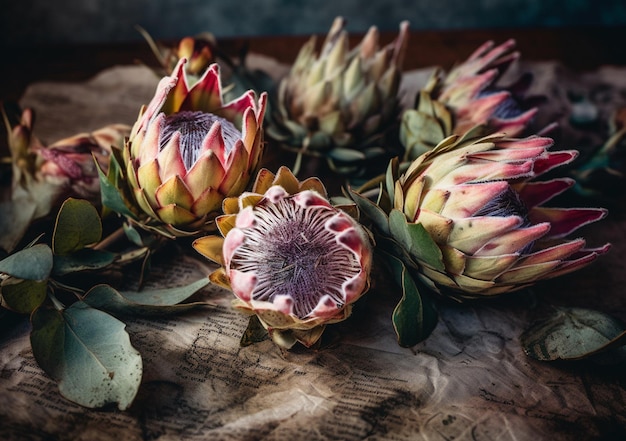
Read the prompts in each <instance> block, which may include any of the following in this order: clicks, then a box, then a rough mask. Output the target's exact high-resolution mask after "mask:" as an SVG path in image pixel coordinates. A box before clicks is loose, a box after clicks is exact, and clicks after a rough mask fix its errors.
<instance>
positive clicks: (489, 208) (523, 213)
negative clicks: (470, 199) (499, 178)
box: [474, 187, 531, 227]
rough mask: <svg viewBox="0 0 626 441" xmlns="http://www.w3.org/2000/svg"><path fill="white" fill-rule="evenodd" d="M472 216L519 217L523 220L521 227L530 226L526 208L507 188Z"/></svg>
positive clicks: (513, 191)
mask: <svg viewBox="0 0 626 441" xmlns="http://www.w3.org/2000/svg"><path fill="white" fill-rule="evenodd" d="M474 216H499V217H507V216H519V217H521V218H522V219H523V220H524V222H523V223H522V225H521V226H522V227H528V226H530V225H531V222H530V219H529V218H528V208H526V205H524V202H522V200H521V199H520V197H519V194H518V193H517V192H516V191H515V190H513V189H512V188H511V187H508V188H507V190H506V191H504V192H502V193H501V194H499V195H498V196H496V197H495V198H493V199H492V200H491V201H489V202H488V203H487V204H485V206H483V207H482V208H481V209H480V210H478V211H477V212H476V213H474Z"/></svg>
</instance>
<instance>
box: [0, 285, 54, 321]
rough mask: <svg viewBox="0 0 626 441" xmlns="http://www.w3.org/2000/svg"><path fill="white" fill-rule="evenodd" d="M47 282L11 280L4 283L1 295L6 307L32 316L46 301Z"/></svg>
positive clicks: (0, 288) (0, 290) (0, 289)
mask: <svg viewBox="0 0 626 441" xmlns="http://www.w3.org/2000/svg"><path fill="white" fill-rule="evenodd" d="M47 291H48V281H47V280H23V279H14V278H9V279H7V280H5V281H3V282H2V287H0V293H1V294H2V300H3V303H4V304H5V306H6V307H7V308H9V309H11V310H12V311H15V312H18V313H20V314H30V313H31V312H33V311H34V310H35V309H37V308H38V307H39V306H40V305H41V304H42V303H43V302H44V300H45V299H46V294H47Z"/></svg>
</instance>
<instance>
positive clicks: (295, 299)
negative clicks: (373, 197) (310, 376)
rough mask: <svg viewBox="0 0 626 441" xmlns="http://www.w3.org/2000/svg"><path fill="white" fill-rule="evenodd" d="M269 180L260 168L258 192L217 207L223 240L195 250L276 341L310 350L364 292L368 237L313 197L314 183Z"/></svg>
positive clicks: (287, 176) (200, 243)
mask: <svg viewBox="0 0 626 441" xmlns="http://www.w3.org/2000/svg"><path fill="white" fill-rule="evenodd" d="M272 178H273V175H271V174H269V172H267V171H263V173H261V174H260V178H259V180H257V185H255V190H259V189H262V188H264V187H266V186H267V184H269V183H274V185H271V186H270V187H269V188H268V189H267V191H265V192H264V194H257V193H244V194H243V195H241V197H239V199H238V200H237V205H235V204H233V203H232V202H234V201H230V202H229V203H225V204H224V211H225V212H227V213H228V214H226V215H224V216H221V217H219V218H218V220H217V224H218V226H219V228H220V231H221V233H222V235H223V236H224V237H225V239H222V238H218V237H214V236H213V237H211V236H209V237H204V238H201V239H197V240H196V242H195V243H194V247H195V248H196V250H198V251H199V252H200V253H201V254H203V255H205V256H206V257H208V258H210V259H212V260H215V261H217V262H218V263H220V264H221V265H222V266H223V268H221V269H220V270H218V271H217V272H215V273H213V274H212V275H211V279H212V280H214V281H218V282H220V283H222V284H225V285H226V286H228V287H229V288H231V289H232V291H233V293H234V295H235V297H236V300H235V301H234V306H235V307H236V308H238V309H240V310H242V311H244V312H246V313H249V314H256V316H257V317H258V318H259V320H260V322H261V323H262V324H263V325H264V326H265V327H266V328H267V330H268V332H269V334H270V336H271V337H272V339H273V340H274V341H275V342H276V343H277V344H279V345H280V346H282V347H286V348H290V347H291V346H293V345H294V344H295V343H296V342H297V341H299V342H301V343H302V344H304V345H305V346H307V347H310V346H311V345H313V344H314V343H316V342H317V341H318V340H319V338H320V337H321V335H322V332H323V331H324V328H325V326H326V325H328V324H331V323H336V322H340V321H342V320H345V319H346V318H347V317H348V316H349V315H350V312H351V310H352V304H353V303H354V302H355V301H357V300H358V299H359V298H360V297H361V296H362V295H363V294H364V293H365V292H366V291H367V289H368V288H369V276H370V268H371V260H372V248H371V243H370V238H369V236H368V234H367V233H366V231H365V230H364V229H363V228H362V227H361V226H360V224H359V223H358V222H357V221H355V220H354V219H353V218H352V217H350V216H348V215H347V214H346V213H345V212H343V211H342V210H340V209H338V208H336V207H333V206H332V205H331V204H330V203H329V202H328V200H327V199H326V197H325V195H324V194H323V193H320V192H318V190H322V191H324V188H323V186H322V185H321V183H320V182H319V181H318V180H316V179H310V180H307V181H305V182H303V183H299V182H298V181H297V180H296V179H295V177H294V176H293V175H292V174H291V173H290V172H289V171H288V170H287V169H286V168H283V169H281V171H280V172H279V175H278V177H277V178H276V179H275V180H273V179H272ZM283 185H284V186H283ZM285 187H287V188H290V189H293V190H296V191H297V192H296V193H295V194H289V193H288V191H287V190H286V188H285ZM231 209H234V210H236V212H235V213H231V212H230V210H231Z"/></svg>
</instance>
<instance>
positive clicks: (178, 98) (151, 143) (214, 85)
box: [108, 59, 267, 236]
mask: <svg viewBox="0 0 626 441" xmlns="http://www.w3.org/2000/svg"><path fill="white" fill-rule="evenodd" d="M185 63H186V60H185V59H182V60H181V61H180V62H179V63H178V66H177V68H176V69H175V71H174V73H173V74H172V75H171V76H169V77H165V78H163V79H162V80H161V82H160V83H159V85H158V87H157V91H156V95H155V96H154V98H153V99H152V101H151V102H150V104H149V105H148V106H147V107H144V108H142V110H141V113H140V116H139V119H138V120H137V122H136V123H135V125H134V127H133V129H132V131H131V134H130V138H129V140H128V142H127V143H126V146H125V148H124V154H123V159H122V160H121V161H122V162H123V164H124V165H123V167H122V168H121V169H120V168H117V169H116V170H117V172H118V173H119V174H120V175H121V176H109V179H108V181H109V182H110V183H112V184H113V185H118V189H119V190H120V192H121V194H122V197H123V199H124V200H125V203H126V206H127V208H128V210H129V212H125V214H126V215H127V216H128V217H129V218H130V219H131V220H132V221H133V222H135V223H137V224H139V225H140V226H142V227H144V228H146V229H148V230H152V231H155V232H158V233H161V234H163V235H166V236H184V235H193V234H196V233H198V232H200V231H203V230H209V229H212V228H213V227H214V223H213V220H214V219H215V217H216V216H217V215H218V214H220V212H221V205H222V201H223V199H224V198H225V197H227V196H236V195H239V194H241V193H242V192H243V191H244V189H245V188H246V186H247V185H248V181H249V179H250V176H251V174H253V173H254V172H255V171H256V169H257V166H258V164H259V160H260V157H261V153H262V151H263V131H262V122H263V115H264V112H265V106H266V98H267V97H266V94H265V93H263V94H261V97H260V99H259V100H258V101H257V98H256V94H255V93H254V91H251V90H250V91H248V92H247V93H245V94H244V95H241V96H240V97H239V98H237V99H236V100H233V101H231V102H228V103H223V102H222V87H221V82H220V76H219V68H218V66H217V64H213V65H211V67H209V69H208V70H207V71H206V72H205V73H204V75H203V76H202V77H201V78H200V79H199V80H198V81H197V82H196V83H195V84H194V85H193V86H192V87H189V84H188V82H187V78H186V75H185V72H184V66H185ZM112 208H114V207H112Z"/></svg>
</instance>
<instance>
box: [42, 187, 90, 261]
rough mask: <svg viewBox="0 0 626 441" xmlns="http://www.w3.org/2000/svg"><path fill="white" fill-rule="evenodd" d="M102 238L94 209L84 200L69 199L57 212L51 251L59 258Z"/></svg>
mask: <svg viewBox="0 0 626 441" xmlns="http://www.w3.org/2000/svg"><path fill="white" fill-rule="evenodd" d="M101 237H102V222H101V221H100V216H99V215H98V211H97V210H96V208H95V207H94V206H93V205H91V204H90V203H89V202H88V201H86V200H84V199H74V198H69V199H67V200H66V201H65V202H63V205H62V206H61V209H60V210H59V214H58V215H57V220H56V225H55V226H54V233H53V236H52V250H53V252H54V254H58V255H60V256H63V255H66V254H71V253H73V252H74V251H78V250H81V249H83V248H85V246H87V245H91V244H94V243H96V242H98V241H99V240H100V238H101Z"/></svg>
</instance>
